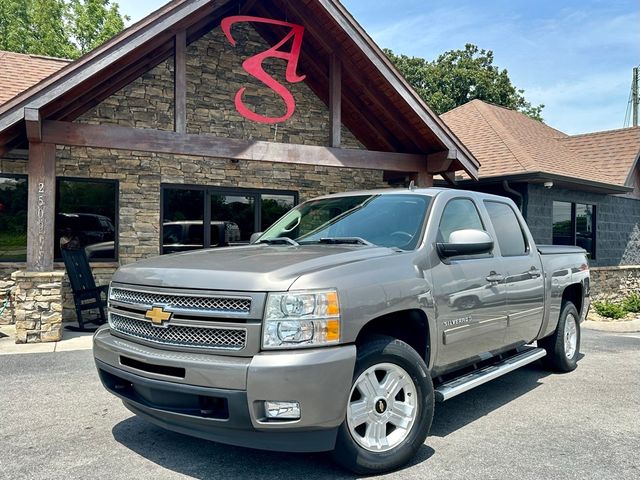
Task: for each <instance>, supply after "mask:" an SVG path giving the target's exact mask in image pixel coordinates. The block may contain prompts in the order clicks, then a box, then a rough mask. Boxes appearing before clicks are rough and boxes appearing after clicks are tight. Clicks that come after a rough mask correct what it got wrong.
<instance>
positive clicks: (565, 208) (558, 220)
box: [553, 202, 573, 245]
mask: <svg viewBox="0 0 640 480" xmlns="http://www.w3.org/2000/svg"><path fill="white" fill-rule="evenodd" d="M571 209H572V205H571V204H570V203H566V202H553V244H554V245H573V235H572V231H573V227H572V223H571Z"/></svg>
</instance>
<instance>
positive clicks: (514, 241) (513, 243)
mask: <svg viewBox="0 0 640 480" xmlns="http://www.w3.org/2000/svg"><path fill="white" fill-rule="evenodd" d="M484 204H485V206H486V207H487V211H488V212H489V218H490V219H491V224H492V225H493V229H494V230H495V231H496V236H497V237H498V245H500V252H501V253H502V256H503V257H515V256H518V255H526V254H527V251H528V248H527V240H526V237H525V234H524V232H523V231H522V227H521V226H520V222H519V221H518V217H517V216H516V214H515V212H514V211H513V209H512V208H511V207H510V206H509V205H507V204H506V203H499V202H484Z"/></svg>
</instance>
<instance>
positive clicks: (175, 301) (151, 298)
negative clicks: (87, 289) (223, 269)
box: [110, 288, 251, 313]
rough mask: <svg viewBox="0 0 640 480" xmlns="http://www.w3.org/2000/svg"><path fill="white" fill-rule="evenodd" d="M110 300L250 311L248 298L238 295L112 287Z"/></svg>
mask: <svg viewBox="0 0 640 480" xmlns="http://www.w3.org/2000/svg"><path fill="white" fill-rule="evenodd" d="M110 297H111V299H112V300H115V301H117V302H122V303H128V304H131V305H144V306H148V307H151V306H153V305H166V306H167V307H173V308H180V309H183V310H195V311H212V312H232V313H249V312H250V311H251V299H250V298H238V297H198V296H193V297H192V296H187V295H170V294H165V293H149V292H138V291H136V290H124V289H122V288H114V289H112V290H111V294H110Z"/></svg>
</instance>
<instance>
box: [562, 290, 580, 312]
mask: <svg viewBox="0 0 640 480" xmlns="http://www.w3.org/2000/svg"><path fill="white" fill-rule="evenodd" d="M565 302H571V303H573V305H574V306H575V307H576V310H578V315H582V306H583V287H582V283H572V284H571V285H567V286H566V287H565V289H564V290H563V291H562V305H564V303H565Z"/></svg>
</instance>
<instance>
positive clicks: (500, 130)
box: [441, 99, 640, 186]
mask: <svg viewBox="0 0 640 480" xmlns="http://www.w3.org/2000/svg"><path fill="white" fill-rule="evenodd" d="M441 118H442V119H443V120H444V121H445V122H446V123H447V125H449V127H450V128H451V129H452V130H453V132H454V133H455V134H456V135H457V136H458V137H459V138H460V139H461V140H462V141H463V142H464V143H465V144H466V145H468V146H469V148H470V149H471V150H472V152H473V154H474V155H475V156H476V158H477V159H478V160H479V161H480V162H481V164H482V168H481V169H480V175H479V176H480V178H481V179H483V178H491V177H504V176H508V175H517V174H549V175H555V176H559V177H566V178H573V179H577V180H584V181H587V182H595V183H598V184H603V185H617V186H624V185H625V183H626V180H627V177H628V176H629V173H630V170H631V168H632V166H633V164H634V162H635V159H636V158H637V156H638V153H639V152H640V133H639V132H640V129H637V128H635V129H624V130H618V131H611V132H598V133H595V134H588V135H576V136H569V135H567V134H565V133H563V132H561V131H559V130H556V129H554V128H551V127H549V126H548V125H545V124H544V123H542V122H538V121H536V120H533V119H532V118H530V117H527V116H526V115H524V114H522V113H519V112H516V111H514V110H510V109H507V108H504V107H500V106H497V105H492V104H489V103H486V102H483V101H481V100H477V99H476V100H472V101H470V102H468V103H466V104H464V105H461V106H460V107H457V108H455V109H453V110H451V111H449V112H447V113H444V114H443V115H442V116H441Z"/></svg>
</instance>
